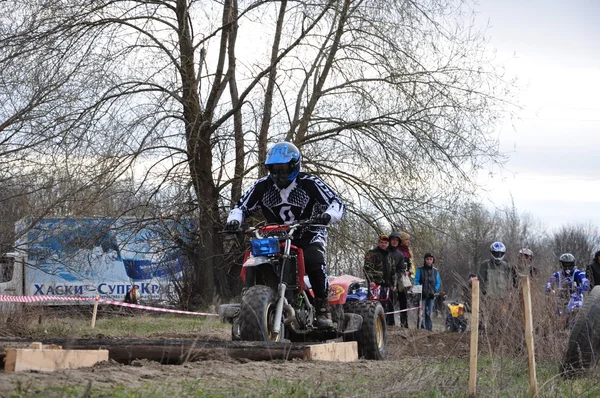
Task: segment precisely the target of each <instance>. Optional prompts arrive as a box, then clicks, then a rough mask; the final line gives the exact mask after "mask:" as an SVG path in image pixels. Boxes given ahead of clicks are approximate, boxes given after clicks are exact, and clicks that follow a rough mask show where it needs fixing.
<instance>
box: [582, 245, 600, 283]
mask: <svg viewBox="0 0 600 398" xmlns="http://www.w3.org/2000/svg"><path fill="white" fill-rule="evenodd" d="M585 276H586V277H587V278H588V279H589V281H590V290H591V289H593V288H594V286H596V285H600V250H598V251H597V252H596V254H594V260H592V262H591V263H590V264H589V265H588V266H587V267H586V269H585Z"/></svg>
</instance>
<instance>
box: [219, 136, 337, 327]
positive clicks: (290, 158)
mask: <svg viewBox="0 0 600 398" xmlns="http://www.w3.org/2000/svg"><path fill="white" fill-rule="evenodd" d="M301 160H302V155H301V154H300V151H299V150H298V148H297V147H296V146H295V145H294V144H292V143H290V142H280V143H277V144H275V145H273V146H272V147H271V149H270V150H269V152H268V154H267V158H266V161H265V166H266V167H267V170H268V171H269V175H268V176H266V177H262V178H260V179H258V180H257V181H256V182H255V183H254V185H252V186H251V187H250V189H249V190H248V191H247V192H246V193H245V194H244V195H242V197H241V199H240V200H239V202H238V203H237V204H236V205H235V206H234V207H233V208H232V209H231V212H230V213H229V217H227V224H226V226H225V229H226V230H229V231H236V230H238V229H239V227H240V225H241V223H242V222H243V221H244V219H245V218H246V217H248V216H249V215H250V214H252V213H253V212H255V211H257V210H258V209H261V210H262V213H263V216H264V217H265V219H266V221H267V223H275V224H290V223H292V222H293V221H297V220H308V219H311V220H312V222H313V224H315V225H312V226H307V227H305V228H303V230H302V231H300V233H299V235H300V236H297V237H296V239H294V240H293V241H292V244H293V245H295V246H296V247H299V248H301V249H303V251H304V262H305V266H306V273H307V274H308V278H309V280H310V283H311V285H312V289H313V294H314V296H315V307H316V310H317V319H316V323H315V325H316V326H317V327H319V328H331V327H332V326H333V322H332V320H331V312H330V309H329V305H328V301H327V290H328V288H329V286H328V279H327V270H326V267H325V247H326V244H327V228H325V227H324V226H323V225H329V224H331V223H333V222H336V221H338V220H340V219H341V218H342V216H343V215H344V212H345V206H344V204H343V203H342V201H341V200H340V198H339V197H338V195H337V194H336V193H335V192H334V191H333V189H331V188H330V187H329V186H328V185H327V184H325V182H323V181H322V180H321V179H320V178H318V177H316V176H313V175H310V174H308V173H303V172H301V163H302V162H301ZM319 225H321V226H319ZM253 282H254V281H253V280H252V277H248V275H246V281H245V283H244V288H248V287H250V286H251V285H252V284H253Z"/></svg>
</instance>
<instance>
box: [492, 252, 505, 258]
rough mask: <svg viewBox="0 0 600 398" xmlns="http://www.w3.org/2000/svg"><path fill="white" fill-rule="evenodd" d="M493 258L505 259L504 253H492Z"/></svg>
mask: <svg viewBox="0 0 600 398" xmlns="http://www.w3.org/2000/svg"><path fill="white" fill-rule="evenodd" d="M492 256H494V258H502V257H504V253H502V252H492Z"/></svg>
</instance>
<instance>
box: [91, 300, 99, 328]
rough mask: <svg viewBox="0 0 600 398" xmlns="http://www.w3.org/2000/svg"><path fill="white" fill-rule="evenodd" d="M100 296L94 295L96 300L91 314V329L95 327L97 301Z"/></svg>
mask: <svg viewBox="0 0 600 398" xmlns="http://www.w3.org/2000/svg"><path fill="white" fill-rule="evenodd" d="M99 298H100V296H99V295H98V293H96V300H95V301H94V311H93V312H92V329H93V328H95V327H96V314H97V313H98V299H99Z"/></svg>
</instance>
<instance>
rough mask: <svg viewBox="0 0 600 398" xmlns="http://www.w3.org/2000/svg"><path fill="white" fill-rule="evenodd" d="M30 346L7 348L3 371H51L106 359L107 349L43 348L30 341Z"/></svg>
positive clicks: (80, 366) (73, 367) (37, 343)
mask: <svg viewBox="0 0 600 398" xmlns="http://www.w3.org/2000/svg"><path fill="white" fill-rule="evenodd" d="M31 346H32V348H14V349H7V350H6V357H5V359H4V371H5V372H22V371H29V370H37V371H41V372H52V371H55V370H59V369H75V368H82V367H89V366H93V365H95V364H96V363H98V362H102V361H108V350H63V349H61V348H60V347H56V346H51V347H48V348H44V346H43V344H42V343H40V342H35V343H32V344H31Z"/></svg>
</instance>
